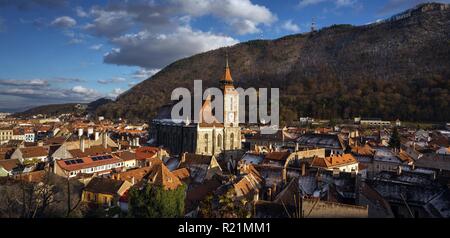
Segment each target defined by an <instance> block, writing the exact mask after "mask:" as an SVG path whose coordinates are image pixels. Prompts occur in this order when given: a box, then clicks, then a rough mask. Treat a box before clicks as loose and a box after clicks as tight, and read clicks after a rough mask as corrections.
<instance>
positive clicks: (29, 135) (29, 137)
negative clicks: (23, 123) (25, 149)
mask: <svg viewBox="0 0 450 238" xmlns="http://www.w3.org/2000/svg"><path fill="white" fill-rule="evenodd" d="M24 135H25V142H34V140H35V134H34V131H33V130H32V129H25V130H24Z"/></svg>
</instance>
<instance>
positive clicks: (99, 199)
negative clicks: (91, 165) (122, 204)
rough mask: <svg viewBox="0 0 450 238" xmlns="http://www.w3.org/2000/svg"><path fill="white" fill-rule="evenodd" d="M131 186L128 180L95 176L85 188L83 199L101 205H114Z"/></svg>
mask: <svg viewBox="0 0 450 238" xmlns="http://www.w3.org/2000/svg"><path fill="white" fill-rule="evenodd" d="M131 186H132V185H131V183H129V182H128V181H122V180H115V179H108V178H100V177H95V178H93V179H92V180H91V181H90V182H89V183H88V185H87V186H86V187H85V188H84V189H83V193H82V196H81V200H82V201H83V202H87V203H94V204H98V205H101V206H107V207H110V206H114V205H116V204H117V203H118V201H119V198H120V197H121V196H122V195H124V193H125V192H126V191H128V189H129V188H130V187H131Z"/></svg>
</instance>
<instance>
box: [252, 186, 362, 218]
mask: <svg viewBox="0 0 450 238" xmlns="http://www.w3.org/2000/svg"><path fill="white" fill-rule="evenodd" d="M254 206H255V208H254V216H253V217H254V218H367V217H368V208H367V206H356V205H349V204H344V203H338V202H329V201H322V200H320V199H318V198H303V197H302V195H301V191H300V190H299V184H298V181H297V180H295V179H293V180H291V181H290V182H289V184H288V185H287V186H286V187H285V188H284V189H283V190H282V191H281V192H280V193H279V194H278V195H277V196H276V198H275V199H274V200H273V201H264V200H260V201H257V202H256V203H255V205H254ZM300 209H301V210H300ZM299 211H300V212H299Z"/></svg>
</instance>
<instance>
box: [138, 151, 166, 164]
mask: <svg viewBox="0 0 450 238" xmlns="http://www.w3.org/2000/svg"><path fill="white" fill-rule="evenodd" d="M134 152H135V154H136V160H137V163H138V165H139V166H141V167H142V166H149V165H148V164H149V162H150V161H151V160H152V159H154V158H157V157H159V159H160V160H161V159H162V158H163V157H167V156H168V153H167V151H165V150H164V149H162V148H158V147H151V146H143V147H140V148H136V149H135V150H134Z"/></svg>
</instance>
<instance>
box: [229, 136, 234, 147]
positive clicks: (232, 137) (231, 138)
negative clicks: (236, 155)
mask: <svg viewBox="0 0 450 238" xmlns="http://www.w3.org/2000/svg"><path fill="white" fill-rule="evenodd" d="M230 149H232V150H233V149H234V133H231V135H230Z"/></svg>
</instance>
